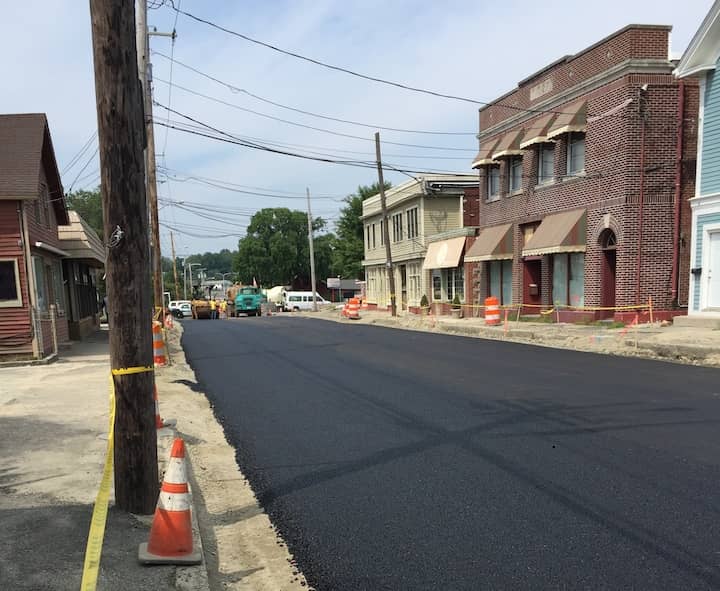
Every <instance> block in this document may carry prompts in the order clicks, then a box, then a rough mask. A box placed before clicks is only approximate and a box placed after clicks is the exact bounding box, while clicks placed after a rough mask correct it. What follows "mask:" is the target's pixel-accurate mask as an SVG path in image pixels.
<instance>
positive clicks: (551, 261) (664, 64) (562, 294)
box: [464, 25, 698, 317]
mask: <svg viewBox="0 0 720 591" xmlns="http://www.w3.org/2000/svg"><path fill="white" fill-rule="evenodd" d="M669 34H670V27H666V26H649V25H629V26H627V27H625V28H623V29H621V30H620V31H618V32H616V33H614V34H612V35H610V36H609V37H607V38H605V39H603V40H601V41H599V42H597V43H595V44H594V45H592V46H590V47H589V48H587V49H585V50H583V51H581V52H580V53H578V54H576V55H572V56H566V57H564V58H562V59H560V60H558V61H556V62H554V63H552V64H550V65H549V66H547V67H546V68H545V69H543V70H541V71H540V72H537V73H535V74H533V75H532V76H530V77H528V78H526V79H524V80H522V81H521V82H520V83H519V84H518V87H517V88H516V89H514V90H512V91H510V92H509V93H507V94H505V95H503V96H501V97H500V98H498V99H497V100H495V101H494V102H492V103H491V104H489V105H488V106H486V107H483V108H482V109H480V113H479V115H480V124H479V130H480V131H479V135H478V138H479V143H480V151H479V153H478V155H477V157H476V158H475V160H474V161H473V164H472V166H473V168H475V169H478V170H479V195H478V197H477V198H476V199H466V200H465V203H464V207H465V220H466V223H468V222H469V225H479V226H480V233H479V235H478V236H477V238H474V239H470V242H471V243H472V244H468V245H467V247H468V248H467V250H466V256H465V265H466V269H465V274H466V277H468V278H472V280H471V281H467V282H466V286H467V293H466V299H467V300H468V301H480V302H482V300H483V299H484V298H485V297H487V296H488V295H491V294H492V295H494V296H497V297H498V298H499V299H500V300H501V303H502V304H506V305H507V304H510V303H513V304H520V303H523V304H527V305H528V306H527V307H526V312H533V311H534V312H535V313H537V312H538V310H539V309H540V307H541V306H543V307H550V306H553V305H557V306H559V307H567V308H565V310H564V312H563V315H565V316H575V315H578V314H582V315H583V316H585V317H587V316H593V317H601V316H608V315H611V314H612V313H611V312H610V313H607V312H606V313H603V312H602V311H596V310H592V311H591V312H589V311H588V310H585V311H584V312H581V311H579V310H571V309H570V308H586V309H588V308H596V307H622V306H632V305H636V304H643V303H646V302H648V300H649V298H652V300H653V303H654V306H655V308H657V309H663V310H682V309H686V307H687V301H688V286H687V277H688V273H689V236H690V209H689V206H688V199H689V198H690V197H692V195H693V194H694V182H695V158H696V156H695V154H696V137H697V111H698V87H697V85H696V84H695V83H693V82H692V81H686V82H685V83H684V84H681V83H679V82H678V80H676V79H675V78H674V77H673V75H672V71H673V67H674V64H673V63H672V62H671V61H669V59H668V51H669V47H668V41H669ZM475 220H478V221H475ZM674 313H677V312H674ZM633 314H634V313H633Z"/></svg>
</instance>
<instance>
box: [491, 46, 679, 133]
mask: <svg viewBox="0 0 720 591" xmlns="http://www.w3.org/2000/svg"><path fill="white" fill-rule="evenodd" d="M672 70H673V65H672V64H671V63H670V62H668V61H667V60H638V59H629V60H626V61H624V62H622V63H621V64H617V65H616V66H614V67H612V68H609V69H607V70H605V71H604V72H601V73H600V74H597V75H595V76H593V77H591V78H588V79H587V80H584V81H582V82H580V83H579V84H576V85H575V86H573V87H571V88H568V89H567V90H566V91H565V92H562V93H559V94H555V95H553V96H552V97H550V98H548V99H546V100H544V101H541V102H539V103H537V104H536V105H533V107H532V111H531V112H527V111H524V110H523V111H518V113H517V114H516V115H512V116H510V117H508V118H507V119H503V121H501V122H500V123H497V124H495V125H493V126H491V127H488V128H487V129H484V130H480V132H479V133H478V135H477V138H478V139H479V140H480V141H483V140H484V139H487V138H488V137H490V136H492V135H495V134H498V133H502V132H503V131H507V130H508V129H511V128H512V127H514V126H516V125H517V124H518V123H522V122H524V121H529V120H531V119H533V118H535V117H537V116H538V115H540V114H542V112H543V111H554V110H556V109H558V108H559V107H561V106H563V105H564V104H565V103H569V102H572V101H573V100H576V99H579V98H580V97H582V96H583V95H585V94H587V93H589V92H592V91H594V90H597V89H598V88H602V87H603V86H605V85H607V84H609V83H610V82H613V81H615V80H617V79H619V78H622V77H623V76H628V75H631V74H672ZM513 92H516V91H513ZM511 94H512V93H510V95H511ZM510 95H506V97H507V96H510ZM499 100H502V99H499ZM492 106H499V107H504V105H498V104H497V103H493V105H492ZM507 108H511V107H507Z"/></svg>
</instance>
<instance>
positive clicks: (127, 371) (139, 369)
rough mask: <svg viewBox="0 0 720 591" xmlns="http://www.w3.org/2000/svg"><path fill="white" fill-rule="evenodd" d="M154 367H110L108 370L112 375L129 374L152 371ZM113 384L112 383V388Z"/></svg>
mask: <svg viewBox="0 0 720 591" xmlns="http://www.w3.org/2000/svg"><path fill="white" fill-rule="evenodd" d="M154 370H155V368H154V367H152V366H150V365H146V366H145V367H121V368H120V369H111V370H110V372H111V373H112V375H114V376H129V375H131V374H134V373H145V372H146V371H154ZM114 388H115V386H114V385H113V389H114Z"/></svg>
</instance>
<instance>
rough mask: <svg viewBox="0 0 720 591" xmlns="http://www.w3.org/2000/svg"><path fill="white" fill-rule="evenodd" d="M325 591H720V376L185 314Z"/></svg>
mask: <svg viewBox="0 0 720 591" xmlns="http://www.w3.org/2000/svg"><path fill="white" fill-rule="evenodd" d="M184 329H185V334H184V337H183V344H184V347H185V351H186V354H187V358H188V360H189V362H190V363H191V365H192V367H193V368H194V370H195V372H196V375H197V379H198V382H199V383H200V386H201V387H202V388H203V389H204V390H205V391H206V392H207V395H208V397H209V398H210V400H211V402H212V403H213V405H214V407H215V412H216V415H217V416H218V418H219V419H220V421H221V422H222V424H223V426H224V428H225V431H226V434H227V437H228V440H229V441H230V443H231V444H232V445H234V446H235V447H236V449H237V457H238V462H239V464H240V466H241V468H242V469H243V470H244V472H245V473H246V475H247V476H248V477H249V479H250V482H251V483H252V486H253V488H254V490H255V492H256V494H257V496H258V498H259V500H260V502H261V503H262V505H263V507H264V508H265V509H266V510H267V512H268V513H269V515H270V517H271V519H272V521H273V523H274V524H275V525H276V526H277V527H278V529H279V531H280V532H281V534H282V535H283V537H284V538H285V540H286V541H287V543H288V546H289V548H290V550H291V552H293V553H294V554H295V557H296V558H297V560H298V563H299V565H300V567H301V569H302V571H303V572H304V573H305V574H306V576H307V578H308V580H309V582H310V584H311V585H313V586H314V587H315V588H316V589H318V590H346V589H347V590H354V589H362V590H380V589H392V590H415V589H418V590H420V589H422V590H425V589H428V590H429V589H433V590H435V589H439V590H461V589H472V590H478V589H572V590H575V589H613V590H615V589H652V590H659V589H682V590H690V589H720V468H719V466H718V463H719V461H718V459H719V458H720V372H718V371H717V370H712V369H707V368H698V367H690V366H683V365H674V364H669V363H661V362H654V361H648V360H640V359H632V358H623V357H611V356H600V355H594V354H586V353H579V352H573V351H563V350H556V349H549V348H541V347H532V346H526V345H521V344H515V343H503V342H498V341H486V340H480V339H471V338H463V337H453V336H447V335H437V334H427V333H419V332H410V331H402V330H393V329H385V328H380V327H374V326H368V325H354V324H352V323H350V322H346V323H335V322H329V321H322V320H317V319H311V318H302V317H291V316H290V315H284V316H273V317H271V318H267V317H263V318H239V319H232V320H222V321H186V322H184Z"/></svg>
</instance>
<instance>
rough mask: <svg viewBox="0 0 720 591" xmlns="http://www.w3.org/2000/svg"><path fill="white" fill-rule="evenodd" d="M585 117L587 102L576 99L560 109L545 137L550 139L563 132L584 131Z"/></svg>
mask: <svg viewBox="0 0 720 591" xmlns="http://www.w3.org/2000/svg"><path fill="white" fill-rule="evenodd" d="M586 117H587V103H586V102H585V101H578V102H576V103H573V104H572V105H570V106H568V107H565V108H563V109H562V112H561V113H560V114H559V115H558V116H557V118H556V119H555V121H554V122H553V124H552V125H551V126H550V129H549V130H548V133H547V139H549V140H550V139H552V138H554V137H557V136H559V135H561V134H563V133H569V132H571V131H585V127H586V123H587V121H586Z"/></svg>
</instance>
